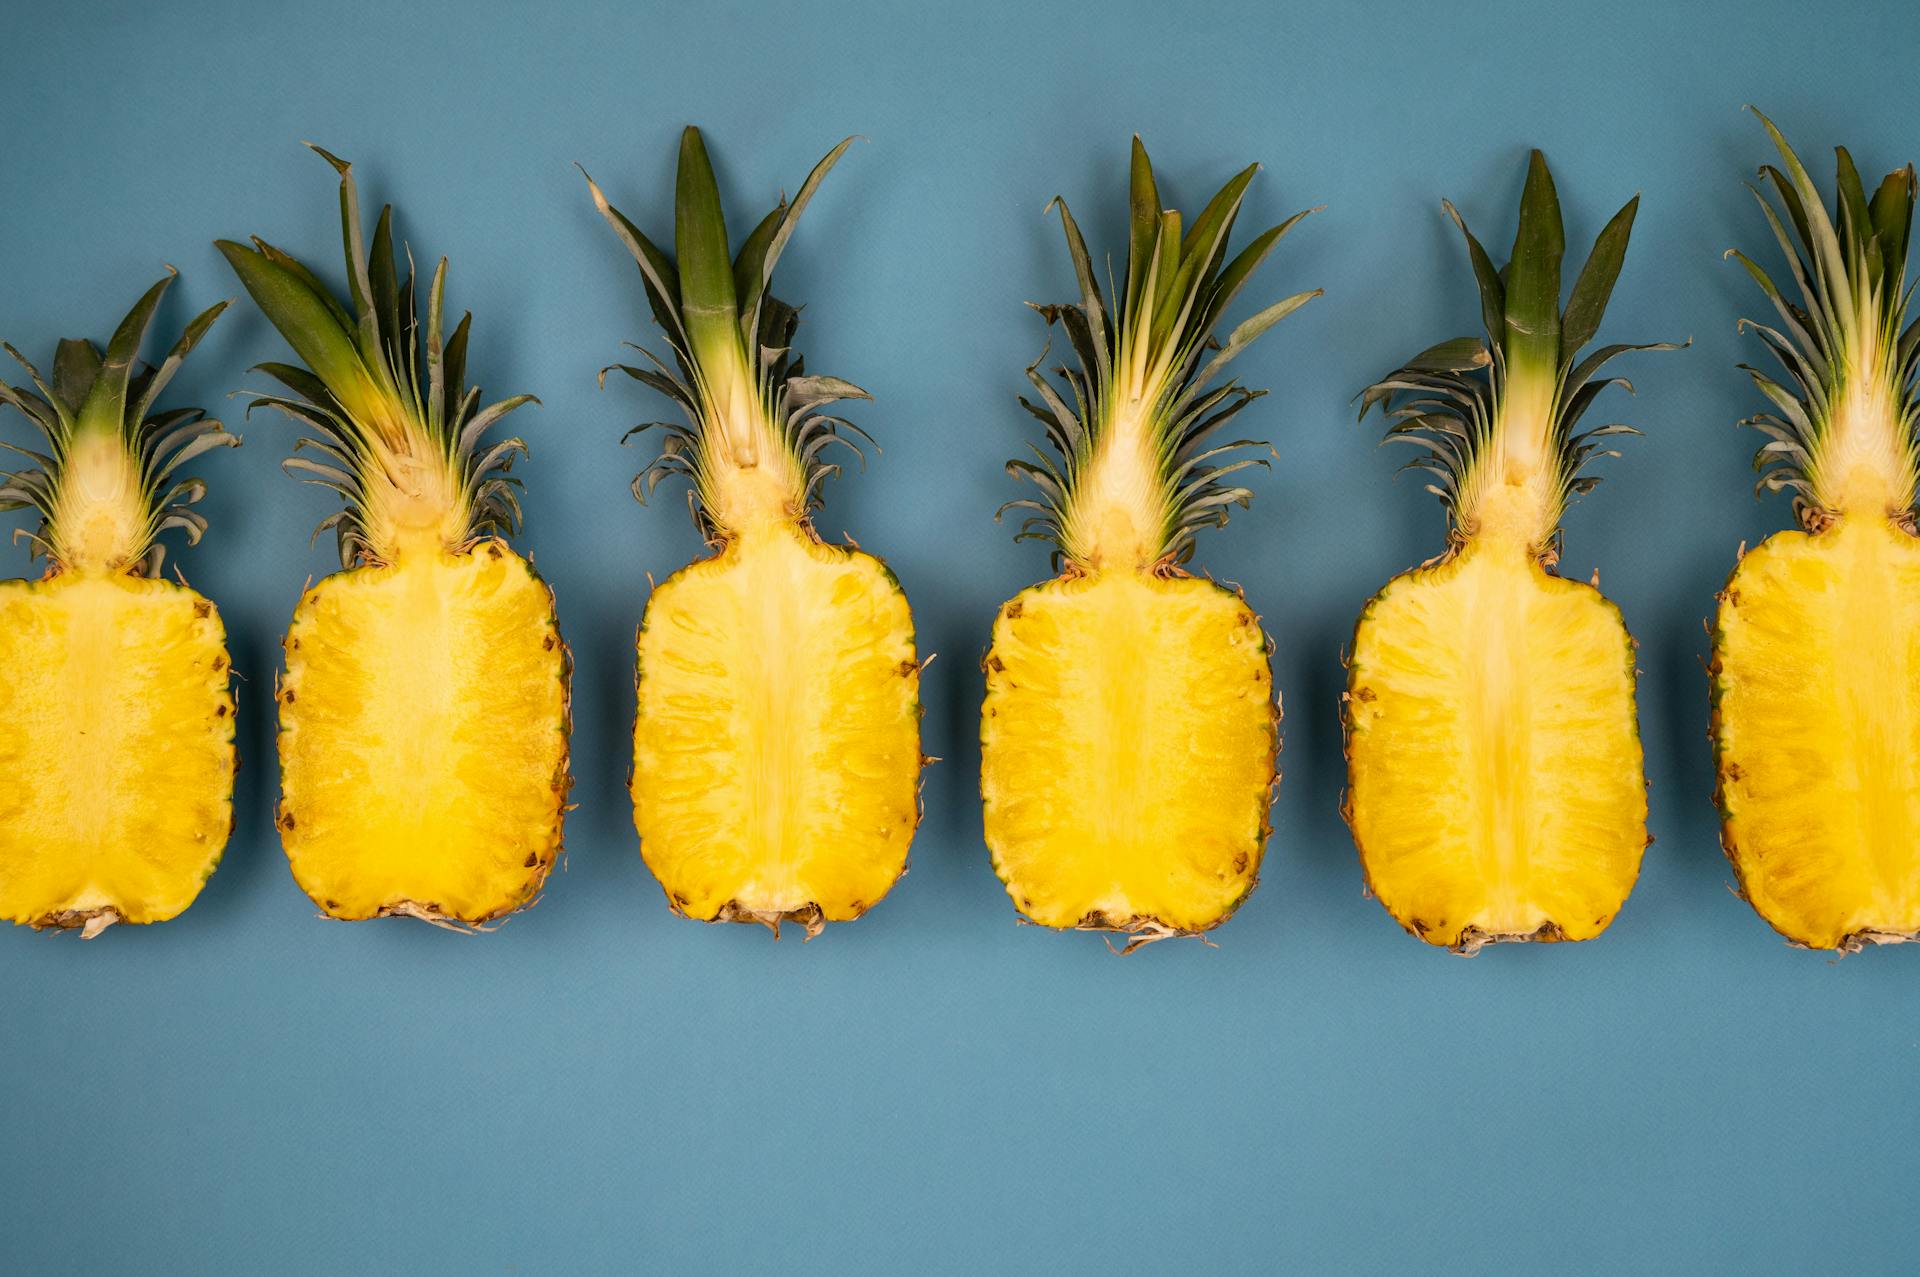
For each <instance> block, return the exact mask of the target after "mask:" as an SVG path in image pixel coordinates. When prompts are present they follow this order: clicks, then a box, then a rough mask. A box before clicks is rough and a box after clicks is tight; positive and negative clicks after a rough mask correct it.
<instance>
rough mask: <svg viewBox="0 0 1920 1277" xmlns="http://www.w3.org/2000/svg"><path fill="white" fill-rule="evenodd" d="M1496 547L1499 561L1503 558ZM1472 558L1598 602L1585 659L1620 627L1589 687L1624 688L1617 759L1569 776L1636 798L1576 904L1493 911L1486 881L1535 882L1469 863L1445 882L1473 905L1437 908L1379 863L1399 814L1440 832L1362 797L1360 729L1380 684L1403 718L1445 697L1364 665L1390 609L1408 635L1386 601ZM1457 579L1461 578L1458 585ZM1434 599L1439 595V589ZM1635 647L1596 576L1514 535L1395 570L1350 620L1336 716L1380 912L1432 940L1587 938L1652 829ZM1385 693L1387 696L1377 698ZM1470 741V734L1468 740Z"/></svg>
mask: <svg viewBox="0 0 1920 1277" xmlns="http://www.w3.org/2000/svg"><path fill="white" fill-rule="evenodd" d="M1503 559H1504V560H1506V562H1504V563H1503V562H1500V560H1503ZM1470 562H1473V563H1474V564H1475V566H1477V567H1478V568H1479V569H1480V570H1481V571H1482V572H1486V571H1487V570H1488V569H1489V568H1494V567H1498V569H1499V571H1500V572H1502V573H1503V574H1504V573H1507V572H1511V571H1517V572H1519V573H1523V574H1524V576H1516V577H1514V578H1513V580H1514V581H1515V583H1516V584H1517V583H1518V582H1520V581H1522V580H1524V581H1525V582H1527V584H1526V586H1525V587H1524V588H1525V589H1526V590H1527V591H1528V592H1529V593H1537V594H1538V596H1539V597H1540V598H1541V599H1548V598H1551V597H1552V596H1554V595H1559V596H1561V597H1562V599H1563V600H1564V601H1565V602H1567V603H1568V604H1570V605H1575V606H1579V607H1582V608H1586V607H1598V608H1600V609H1602V610H1603V612H1604V616H1605V621H1601V620H1600V619H1599V617H1598V616H1596V617H1595V618H1594V622H1593V623H1592V624H1590V625H1589V629H1590V630H1591V631H1592V635H1591V637H1592V644H1591V650H1590V652H1589V653H1587V655H1586V656H1585V658H1584V659H1586V660H1590V661H1593V662H1600V663H1605V662H1607V661H1608V660H1609V659H1610V658H1608V657H1607V656H1606V653H1605V645H1606V644H1607V643H1608V642H1609V640H1606V639H1604V638H1603V637H1602V636H1603V635H1605V634H1606V633H1607V631H1608V630H1610V629H1611V630H1617V633H1618V638H1619V651H1620V653H1621V659H1620V665H1619V667H1618V668H1619V670H1620V674H1619V675H1618V676H1617V677H1615V678H1612V679H1609V678H1606V677H1602V678H1601V680H1600V684H1601V685H1600V686H1598V687H1596V688H1595V689H1592V690H1591V691H1590V693H1589V694H1590V695H1593V696H1605V695H1609V694H1611V695H1616V696H1618V697H1620V704H1619V705H1617V706H1616V707H1615V708H1616V711H1617V712H1618V715H1619V717H1618V727H1619V729H1620V737H1619V741H1618V742H1617V743H1618V744H1619V745H1620V746H1621V747H1622V750H1623V752H1622V754H1621V756H1620V757H1619V758H1618V759H1617V760H1613V761H1615V762H1617V763H1618V765H1619V767H1620V768H1622V769H1624V770H1623V771H1621V772H1618V773H1616V774H1614V775H1612V777H1611V778H1610V779H1609V777H1608V776H1607V775H1606V774H1605V769H1596V774H1595V775H1594V776H1591V777H1586V778H1583V783H1581V784H1576V785H1573V786H1570V788H1572V789H1573V790H1574V791H1575V792H1577V793H1579V794H1580V795H1581V796H1582V798H1584V797H1585V795H1586V794H1587V793H1588V792H1590V791H1592V790H1594V789H1597V788H1599V787H1601V786H1603V785H1610V786H1611V787H1612V788H1613V790H1614V791H1615V792H1616V796H1617V797H1620V798H1621V799H1622V800H1624V801H1628V802H1629V803H1630V805H1631V808H1632V809H1631V810H1629V811H1626V812H1623V813H1621V815H1622V819H1621V820H1620V821H1619V822H1617V825H1618V827H1617V828H1614V829H1613V831H1612V833H1611V835H1610V841H1611V843H1612V844H1614V845H1613V846H1612V847H1611V848H1610V849H1603V851H1604V855H1605V856H1607V857H1611V858H1612V859H1614V860H1617V861H1619V862H1620V863H1619V865H1617V866H1615V867H1614V870H1613V872H1612V873H1611V874H1609V872H1608V869H1607V866H1606V864H1605V863H1602V864H1601V865H1600V867H1599V869H1598V870H1597V871H1596V872H1595V876H1594V878H1593V880H1592V881H1590V882H1588V883H1587V884H1585V886H1586V891H1585V896H1584V899H1582V903H1581V908H1580V909H1579V910H1577V911H1572V912H1567V911H1564V910H1563V911H1560V912H1557V913H1556V912H1543V911H1539V910H1526V909H1525V908H1524V907H1523V908H1522V909H1521V910H1520V911H1517V912H1516V911H1515V910H1514V909H1512V908H1509V907H1505V906H1503V907H1501V908H1499V909H1497V910H1496V911H1494V912H1488V911H1487V910H1486V909H1485V907H1484V906H1485V903H1486V900H1485V898H1486V897H1487V896H1489V895H1490V894H1492V893H1494V892H1507V893H1509V894H1510V895H1511V896H1513V897H1515V898H1520V897H1528V898H1530V895H1531V893H1527V892H1525V891H1524V884H1525V875H1524V874H1523V875H1522V876H1521V881H1520V882H1519V883H1515V882H1513V881H1509V880H1504V879H1502V878H1500V877H1498V876H1496V875H1495V874H1491V873H1485V872H1482V873H1479V874H1477V875H1459V876H1457V877H1456V881H1454V882H1453V883H1452V884H1450V890H1451V892H1453V893H1464V894H1465V895H1467V896H1475V895H1477V896H1480V897H1481V898H1482V899H1481V903H1480V904H1479V905H1468V906H1467V907H1465V908H1461V907H1459V902H1458V901H1452V902H1449V903H1447V904H1445V905H1443V906H1442V907H1440V908H1434V907H1433V895H1432V892H1431V891H1428V892H1427V893H1426V894H1425V895H1423V896H1421V897H1420V899H1419V901H1418V902H1416V900H1415V899H1414V897H1413V895H1412V893H1411V891H1410V890H1409V889H1408V888H1407V887H1406V886H1405V884H1403V883H1402V882H1401V881H1400V879H1401V878H1402V877H1403V876H1405V875H1403V874H1401V873H1399V872H1393V873H1389V872H1383V866H1382V865H1381V864H1380V863H1378V849H1377V847H1376V840H1378V839H1380V838H1381V837H1382V836H1383V831H1385V830H1387V829H1388V828H1390V827H1391V826H1392V825H1393V822H1394V821H1396V820H1397V821H1401V822H1409V821H1410V822H1414V823H1415V824H1416V826H1417V827H1418V828H1420V829H1421V830H1423V831H1424V832H1422V833H1421V834H1420V835H1419V837H1420V838H1421V839H1425V840H1428V841H1427V843H1426V845H1427V846H1429V847H1431V846H1432V843H1431V840H1432V839H1433V838H1434V837H1435V836H1436V834H1435V831H1434V830H1433V828H1432V827H1431V821H1432V820H1433V819H1434V815H1435V813H1433V812H1431V811H1429V810H1427V809H1422V808H1419V807H1418V806H1417V805H1415V804H1411V803H1407V802H1404V801H1399V800H1395V799H1394V798H1393V796H1391V795H1389V796H1387V797H1386V798H1383V799H1382V800H1381V807H1382V810H1381V811H1380V812H1379V813H1376V812H1375V811H1373V810H1372V809H1371V805H1372V803H1373V801H1374V800H1373V799H1372V798H1371V797H1370V795H1371V793H1372V791H1373V784H1372V783H1371V782H1370V780H1369V776H1370V774H1371V772H1372V771H1373V768H1374V766H1380V765H1379V764H1372V760H1370V759H1368V758H1367V757H1366V755H1367V753H1368V750H1369V744H1370V742H1369V740H1368V739H1367V732H1368V730H1369V729H1370V727H1371V725H1372V723H1373V722H1375V721H1378V719H1379V716H1380V715H1381V714H1382V713H1385V712H1387V711H1388V709H1390V708H1393V707H1394V701H1392V700H1385V699H1384V698H1383V692H1385V693H1386V695H1387V696H1392V697H1396V698H1397V699H1398V700H1399V701H1400V702H1401V704H1400V705H1399V706H1398V708H1399V711H1400V715H1401V719H1402V721H1405V720H1406V719H1407V717H1408V716H1409V715H1427V716H1430V715H1432V714H1434V713H1435V712H1442V713H1444V712H1446V711H1447V709H1448V708H1449V706H1447V705H1445V704H1438V705H1436V704H1435V703H1434V702H1433V701H1432V700H1431V699H1430V698H1429V699H1427V700H1425V701H1424V702H1422V701H1421V700H1420V699H1419V698H1413V697H1408V696H1406V695H1405V694H1404V693H1402V692H1393V691H1388V690H1387V689H1383V688H1376V686H1375V683H1376V682H1377V681H1378V678H1379V676H1378V675H1376V673H1375V672H1374V670H1373V668H1372V662H1373V660H1374V653H1375V649H1376V647H1377V646H1378V645H1379V644H1381V643H1384V642H1387V641H1388V638H1386V637H1382V632H1383V631H1388V630H1391V629H1392V628H1393V625H1392V621H1393V620H1395V619H1397V620H1400V621H1401V622H1402V626H1401V636H1400V641H1401V642H1402V643H1404V642H1405V641H1406V639H1405V634H1406V629H1405V624H1404V623H1405V621H1406V618H1388V617H1387V616H1386V615H1385V613H1384V611H1383V609H1385V608H1386V607H1387V606H1388V604H1389V602H1390V601H1395V600H1405V599H1406V598H1408V597H1409V596H1407V595H1405V594H1404V593H1403V592H1404V591H1407V590H1409V589H1431V588H1433V587H1436V586H1437V587H1439V588H1441V589H1443V590H1444V589H1447V588H1449V586H1454V582H1455V581H1456V580H1457V578H1458V577H1459V574H1460V573H1461V572H1462V571H1463V570H1465V569H1466V568H1467V567H1468V565H1469V563H1470ZM1454 588H1459V587H1458V586H1454ZM1483 588H1484V587H1483ZM1525 597H1526V596H1525V595H1522V596H1521V598H1522V599H1523V605H1524V600H1525ZM1434 601H1435V602H1439V603H1444V602H1445V601H1446V600H1444V599H1437V600H1434ZM1555 606H1558V605H1555ZM1569 615H1570V616H1571V615H1572V614H1569ZM1499 628H1504V629H1507V630H1509V631H1510V632H1514V633H1520V634H1522V635H1525V636H1527V637H1530V638H1533V639H1535V640H1536V641H1539V640H1541V639H1542V638H1544V639H1545V640H1547V641H1558V640H1560V639H1561V638H1562V637H1563V636H1564V635H1566V634H1568V633H1570V631H1569V630H1568V628H1567V625H1566V624H1561V625H1557V626H1553V627H1551V630H1550V631H1549V632H1547V633H1545V634H1542V633H1539V632H1537V631H1533V630H1530V629H1529V627H1528V626H1527V625H1526V624H1525V623H1524V622H1521V623H1515V624H1512V625H1510V626H1505V627H1499ZM1389 637H1390V636H1389ZM1441 641H1442V642H1445V643H1457V644H1458V645H1459V646H1461V647H1465V646H1466V645H1468V644H1470V643H1471V642H1473V638H1472V637H1471V636H1468V635H1463V634H1459V633H1458V632H1451V633H1449V634H1448V635H1446V636H1444V637H1443V638H1442V639H1441ZM1634 652H1635V646H1634V642H1633V638H1632V636H1631V634H1629V633H1628V631H1627V629H1626V624H1625V620H1624V618H1623V617H1622V616H1621V614H1620V610H1619V608H1618V607H1617V606H1616V605H1615V604H1614V603H1613V602H1612V600H1610V599H1608V598H1606V596H1605V595H1603V594H1601V593H1600V592H1599V590H1598V589H1596V588H1594V587H1593V586H1590V585H1587V584H1585V583H1582V582H1578V581H1570V580H1567V579H1565V578H1562V577H1559V576H1555V575H1553V574H1551V573H1549V572H1548V571H1547V570H1546V569H1545V567H1544V566H1543V565H1542V564H1541V563H1540V562H1539V561H1538V560H1537V559H1536V558H1534V557H1533V556H1532V555H1531V554H1530V553H1525V552H1523V551H1522V550H1521V549H1520V547H1518V546H1516V545H1505V546H1501V545H1485V544H1482V543H1476V542H1469V543H1468V544H1467V545H1466V547H1464V548H1463V549H1461V550H1458V551H1456V552H1451V553H1449V554H1447V555H1445V556H1443V557H1442V558H1440V559H1439V560H1436V561H1435V562H1433V563H1430V564H1427V565H1424V566H1422V567H1419V568H1414V569H1412V570H1410V571H1408V572H1403V573H1401V574H1400V575H1398V576H1396V577H1394V578H1393V579H1392V580H1391V581H1389V582H1388V583H1387V584H1386V586H1384V587H1383V588H1382V589H1381V590H1380V592H1379V593H1378V594H1376V595H1375V596H1374V597H1373V598H1372V599H1371V600H1369V602H1368V604H1367V607H1366V608H1365V609H1364V610H1363V611H1362V613H1361V615H1360V619H1359V621H1358V623H1357V624H1356V625H1355V627H1354V643H1353V654H1352V656H1351V657H1350V658H1349V661H1348V682H1347V693H1346V696H1345V697H1344V698H1343V713H1342V717H1343V719H1344V727H1345V740H1346V754H1347V764H1348V786H1349V787H1348V791H1347V794H1346V795H1345V796H1344V798H1343V801H1342V807H1341V810H1342V814H1343V815H1344V816H1345V817H1346V819H1347V823H1348V825H1349V826H1350V827H1351V828H1352V829H1353V832H1354V840H1355V843H1356V846H1357V847H1358V850H1359V853H1360V864H1361V870H1362V873H1363V875H1364V876H1365V878H1366V884H1367V890H1368V892H1369V893H1370V894H1372V895H1374V896H1375V897H1377V898H1378V899H1379V900H1380V901H1381V903H1382V904H1383V905H1384V906H1385V907H1386V909H1387V911H1388V913H1389V914H1390V915H1391V916H1392V917H1393V918H1394V920H1395V921H1396V922H1398V923H1399V924H1400V925H1401V926H1402V927H1403V928H1405V929H1406V931H1407V932H1408V934H1410V935H1413V936H1416V937H1418V938H1419V939H1421V940H1424V941H1426V942H1427V943H1429V944H1433V945H1436V946H1440V947H1444V948H1449V949H1452V950H1454V951H1455V952H1459V953H1468V954H1471V953H1475V952H1478V951H1479V950H1480V949H1481V948H1482V947H1484V946H1486V945H1488V944H1498V943H1503V942H1513V941H1558V940H1585V939H1589V938H1591V937H1593V936H1595V935H1598V934H1599V933H1600V932H1601V931H1603V930H1605V929H1606V927H1607V926H1608V925H1609V924H1610V923H1611V922H1612V921H1613V918H1614V916H1615V915H1616V914H1617V913H1618V911H1619V909H1620V908H1621V906H1622V905H1623V904H1624V903H1625V901H1626V899H1627V896H1628V895H1629V894H1630V892H1631V891H1632V889H1633V885H1634V881H1635V879H1636V878H1637V876H1638V871H1639V864H1640V852H1641V851H1642V850H1643V849H1644V847H1645V846H1646V845H1647V844H1648V843H1649V842H1650V841H1651V839H1650V838H1648V836H1647V833H1646V816H1647V809H1646V779H1645V769H1644V762H1643V759H1642V754H1641V748H1640V739H1639V729H1638V722H1637V716H1636V713H1635V708H1634V688H1635V683H1636V681H1637V675H1636V670H1635V667H1634ZM1599 668H1600V667H1599V665H1596V666H1595V667H1594V669H1595V672H1596V673H1597V672H1598V671H1599ZM1383 669H1384V667H1383ZM1609 682H1611V683H1612V686H1611V688H1609V687H1607V686H1605V684H1607V683H1609ZM1466 683H1467V680H1464V679H1462V680H1458V681H1457V685H1458V686H1461V687H1464V686H1466ZM1456 694H1457V693H1454V692H1452V691H1450V692H1449V693H1448V695H1449V696H1452V695H1456ZM1383 705H1384V706H1385V707H1386V708H1383ZM1499 708H1500V713H1499V714H1498V717H1500V718H1501V720H1502V721H1503V722H1505V721H1507V720H1508V719H1509V718H1510V714H1509V713H1508V710H1509V708H1510V707H1507V706H1502V707H1499ZM1469 744H1470V745H1471V742H1469ZM1583 753H1585V754H1586V757H1583V758H1582V759H1581V760H1580V761H1582V762H1586V763H1591V762H1592V760H1593V758H1594V757H1598V756H1599V751H1598V750H1597V749H1593V748H1591V742H1587V745H1586V747H1585V748H1584V749H1583ZM1395 761H1396V762H1398V763H1400V764H1404V763H1405V762H1406V760H1405V759H1400V760H1395ZM1534 761H1535V759H1534V755H1533V754H1532V753H1531V752H1529V755H1528V758H1527V760H1526V762H1527V764H1529V765H1532V764H1533V763H1534ZM1603 761H1605V760H1604V759H1603ZM1370 764H1372V765H1370ZM1395 770H1396V769H1395V768H1394V767H1386V766H1380V775H1382V776H1383V777H1385V778H1387V779H1388V780H1391V779H1393V772H1394V771H1395ZM1514 779H1515V778H1513V777H1506V778H1505V781H1503V783H1502V784H1500V785H1499V786H1498V789H1499V791H1500V792H1499V793H1498V794H1497V795H1496V796H1495V798H1494V801H1501V800H1503V799H1505V798H1507V797H1508V796H1510V793H1511V790H1512V788H1513V785H1512V783H1511V782H1512V781H1513V780H1514ZM1566 779H1567V778H1566V776H1565V775H1564V773H1560V774H1557V775H1556V777H1555V783H1560V784H1563V788H1565V787H1567V786H1564V782H1565V781H1566ZM1382 783H1385V782H1384V781H1383V782H1382ZM1464 784H1465V782H1464V780H1463V778H1462V777H1459V776H1457V775H1444V776H1442V775H1435V776H1431V777H1428V778H1427V787H1428V789H1429V790H1430V792H1431V793H1432V794H1433V795H1435V796H1437V797H1438V798H1439V799H1440V800H1442V801H1445V800H1450V799H1452V798H1453V797H1454V796H1455V795H1457V794H1460V793H1462V792H1465V790H1464ZM1629 796H1630V797H1629ZM1572 801H1573V800H1572V799H1571V798H1570V797H1567V796H1561V797H1556V798H1554V799H1552V801H1551V802H1550V803H1549V804H1547V806H1550V807H1551V808H1552V809H1553V810H1554V811H1556V812H1558V813H1561V814H1564V812H1565V811H1566V810H1567V809H1568V807H1569V804H1570V803H1571V802H1572ZM1495 810H1498V809H1497V808H1496V809H1495ZM1402 832H1403V833H1406V834H1407V835H1408V836H1409V837H1410V836H1412V835H1411V831H1402ZM1403 841H1404V839H1403ZM1465 850H1466V853H1467V855H1468V856H1469V857H1471V856H1480V857H1485V856H1487V855H1489V854H1490V853H1489V849H1487V848H1484V847H1478V846H1467V847H1466V849H1465ZM1533 850H1534V849H1533V847H1532V845H1531V844H1529V845H1528V846H1527V847H1525V848H1522V849H1521V854H1522V855H1523V856H1530V855H1531V854H1532V852H1533ZM1431 855H1432V851H1431V850H1429V851H1427V852H1425V853H1423V859H1425V860H1429V861H1430V858H1431ZM1417 868H1418V866H1414V869H1417ZM1409 872H1411V870H1410V871H1409ZM1568 882H1569V879H1568V877H1567V875H1566V874H1564V873H1562V874H1560V875H1557V876H1554V875H1550V876H1549V877H1548V879H1547V880H1546V883H1545V886H1544V887H1543V888H1542V889H1541V891H1540V893H1539V894H1549V895H1551V894H1555V893H1558V894H1560V895H1561V897H1562V899H1563V901H1567V902H1568V903H1570V902H1571V901H1570V899H1569V896H1570V895H1571V898H1572V899H1581V897H1580V896H1579V895H1578V894H1577V893H1569V891H1568ZM1580 885H1581V884H1579V883H1578V882H1577V881H1576V882H1574V886H1575V887H1578V886H1580ZM1443 894H1444V893H1443ZM1436 913H1437V914H1439V915H1440V917H1439V918H1435V917H1433V916H1432V915H1434V914H1436Z"/></svg>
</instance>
